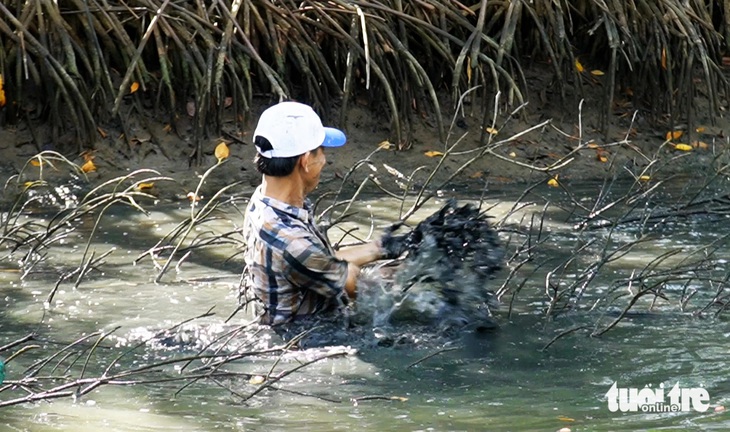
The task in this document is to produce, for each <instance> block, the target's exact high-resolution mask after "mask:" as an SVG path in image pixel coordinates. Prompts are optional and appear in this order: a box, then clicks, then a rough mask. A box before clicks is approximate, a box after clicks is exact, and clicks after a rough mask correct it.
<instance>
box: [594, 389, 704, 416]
mask: <svg viewBox="0 0 730 432" xmlns="http://www.w3.org/2000/svg"><path fill="white" fill-rule="evenodd" d="M606 398H607V399H608V409H609V411H611V412H616V411H621V412H639V411H641V412H645V413H655V412H679V411H690V410H694V411H697V412H705V411H707V409H708V408H709V407H710V394H709V393H708V392H707V390H706V389H704V388H702V387H698V388H681V387H680V386H679V383H677V384H674V387H672V389H671V390H669V392H667V393H666V395H665V394H664V384H659V387H658V388H655V389H653V388H651V387H650V386H649V387H644V388H643V389H637V388H630V387H629V388H622V387H619V386H618V385H617V384H616V382H614V383H613V385H612V386H611V389H610V390H608V392H607V393H606Z"/></svg>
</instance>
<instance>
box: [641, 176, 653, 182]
mask: <svg viewBox="0 0 730 432" xmlns="http://www.w3.org/2000/svg"><path fill="white" fill-rule="evenodd" d="M639 180H641V181H649V180H651V177H649V176H648V175H643V176H641V177H639Z"/></svg>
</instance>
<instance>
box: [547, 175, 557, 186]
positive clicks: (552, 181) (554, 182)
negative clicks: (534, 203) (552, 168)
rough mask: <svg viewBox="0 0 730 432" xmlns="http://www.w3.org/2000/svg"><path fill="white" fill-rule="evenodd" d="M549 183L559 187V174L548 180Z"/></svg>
mask: <svg viewBox="0 0 730 432" xmlns="http://www.w3.org/2000/svg"><path fill="white" fill-rule="evenodd" d="M547 184H548V186H552V187H558V186H559V185H558V176H557V175H556V176H555V177H553V178H551V179H550V180H548V182H547Z"/></svg>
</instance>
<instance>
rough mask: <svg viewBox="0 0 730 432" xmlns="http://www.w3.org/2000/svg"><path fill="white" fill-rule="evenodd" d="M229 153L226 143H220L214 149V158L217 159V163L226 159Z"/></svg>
mask: <svg viewBox="0 0 730 432" xmlns="http://www.w3.org/2000/svg"><path fill="white" fill-rule="evenodd" d="M229 154H230V151H229V150H228V146H227V145H226V143H224V142H222V143H220V144H218V145H217V146H216V147H215V157H216V158H217V159H218V163H221V162H223V160H225V159H227V158H228V155H229Z"/></svg>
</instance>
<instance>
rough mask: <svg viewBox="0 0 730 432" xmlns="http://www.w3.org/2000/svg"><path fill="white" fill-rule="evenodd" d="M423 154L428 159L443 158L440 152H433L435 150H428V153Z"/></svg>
mask: <svg viewBox="0 0 730 432" xmlns="http://www.w3.org/2000/svg"><path fill="white" fill-rule="evenodd" d="M423 154H425V155H426V156H428V157H436V156H443V155H444V154H443V153H441V152H440V151H435V150H429V151H427V152H425V153H423Z"/></svg>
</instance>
